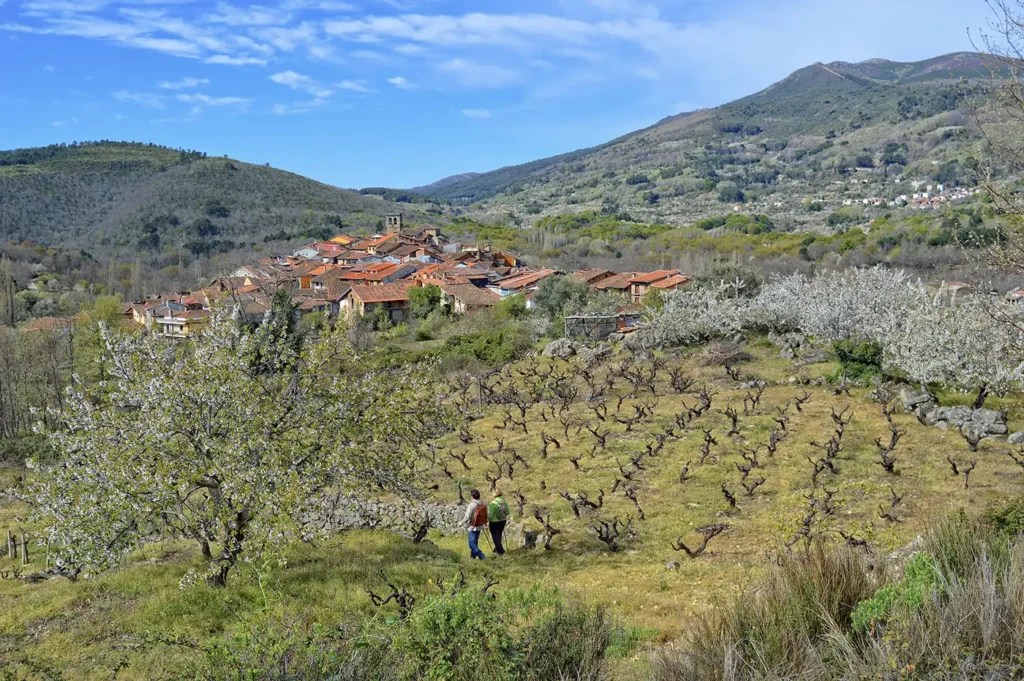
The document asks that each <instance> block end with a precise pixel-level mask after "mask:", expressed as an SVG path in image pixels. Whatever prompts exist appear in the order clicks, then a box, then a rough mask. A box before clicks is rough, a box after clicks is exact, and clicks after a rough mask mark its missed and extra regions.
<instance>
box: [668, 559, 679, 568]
mask: <svg viewBox="0 0 1024 681" xmlns="http://www.w3.org/2000/svg"><path fill="white" fill-rule="evenodd" d="M665 569H666V570H678V569H679V562H678V561H675V560H670V561H668V562H667V563H665Z"/></svg>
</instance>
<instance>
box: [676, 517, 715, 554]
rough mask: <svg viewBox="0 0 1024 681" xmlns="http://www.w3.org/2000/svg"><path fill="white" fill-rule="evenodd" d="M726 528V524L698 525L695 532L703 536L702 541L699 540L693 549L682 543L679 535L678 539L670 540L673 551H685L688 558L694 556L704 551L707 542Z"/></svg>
mask: <svg viewBox="0 0 1024 681" xmlns="http://www.w3.org/2000/svg"><path fill="white" fill-rule="evenodd" d="M728 529H729V526H728V525H706V526H704V527H698V528H697V532H699V533H700V534H701V536H702V538H703V541H702V542H701V544H700V546H698V547H697V548H695V549H691V548H689V547H688V546H687V545H686V544H684V543H683V538H682V537H679V539H677V540H675V541H674V542H672V548H673V550H675V551H683V552H685V553H686V555H688V556H689V557H690V558H696V557H697V556H699V555H701V554H702V553H704V549H706V548H707V547H708V542H710V541H711V540H712V539H714V538H715V537H717V536H718V535H720V534H722V533H723V532H725V531H726V530H728Z"/></svg>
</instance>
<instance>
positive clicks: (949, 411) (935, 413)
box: [925, 407, 974, 428]
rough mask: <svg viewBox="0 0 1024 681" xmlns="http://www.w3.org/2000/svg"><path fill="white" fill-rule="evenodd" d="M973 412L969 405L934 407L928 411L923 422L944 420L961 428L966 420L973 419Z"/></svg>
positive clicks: (934, 422) (932, 422) (933, 423)
mask: <svg viewBox="0 0 1024 681" xmlns="http://www.w3.org/2000/svg"><path fill="white" fill-rule="evenodd" d="M973 415H974V412H973V411H972V410H971V409H970V408H969V407H935V408H934V409H932V410H931V411H929V412H928V414H927V416H926V417H925V423H927V424H928V425H935V424H936V423H939V422H940V421H945V422H946V423H947V424H949V425H950V426H952V427H953V428H961V427H962V426H964V425H965V424H966V423H967V422H969V421H973V418H972V417H973Z"/></svg>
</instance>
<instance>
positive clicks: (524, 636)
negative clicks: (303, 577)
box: [181, 586, 613, 681]
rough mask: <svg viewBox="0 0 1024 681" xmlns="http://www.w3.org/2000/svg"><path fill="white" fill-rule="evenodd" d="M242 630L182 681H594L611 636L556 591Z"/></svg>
mask: <svg viewBox="0 0 1024 681" xmlns="http://www.w3.org/2000/svg"><path fill="white" fill-rule="evenodd" d="M385 612H387V611H385ZM382 614H384V613H382ZM245 624H246V626H244V627H242V628H241V629H240V630H239V632H238V633H237V634H235V635H233V636H231V637H229V638H227V639H223V640H220V641H217V642H214V643H210V644H207V645H206V646H204V647H203V648H201V649H200V650H199V653H200V654H199V655H198V656H197V659H196V660H195V661H194V663H193V664H192V666H191V667H190V668H189V669H187V670H183V672H184V673H183V674H182V677H181V678H183V679H185V678H188V679H209V680H211V681H255V680H256V679H261V680H262V679H273V680H279V681H285V680H286V679H287V680H289V681H313V680H317V681H319V680H323V681H327V680H331V681H349V680H351V681H355V680H356V679H359V680H369V679H374V681H382V680H395V681H397V680H399V679H402V680H408V681H413V680H420V679H422V680H426V681H442V680H443V681H463V680H465V681H470V680H476V679H488V680H493V681H520V680H523V681H525V680H526V679H529V680H531V681H561V680H562V679H570V678H571V679H579V680H581V681H598V680H599V679H604V678H606V662H605V658H606V651H607V649H608V646H609V643H610V642H611V640H612V633H613V628H612V626H611V624H610V622H609V620H608V617H607V616H606V615H605V613H604V611H603V610H601V609H600V608H592V607H589V606H585V605H582V604H580V603H576V602H573V601H570V600H568V599H566V598H565V597H564V596H562V595H561V594H560V593H559V592H558V591H556V590H544V589H539V588H532V589H529V590H510V591H508V592H505V593H502V594H499V595H494V594H490V593H484V592H483V591H482V590H481V589H479V588H476V587H469V586H467V587H464V588H462V589H460V590H459V591H457V592H456V593H455V594H448V595H435V596H432V597H430V598H429V599H423V600H420V601H417V603H416V605H415V607H413V608H412V611H411V613H409V615H408V617H406V618H405V619H403V618H401V617H399V616H397V614H389V615H386V616H385V617H384V618H378V619H375V620H372V621H362V622H358V623H355V624H354V625H352V626H342V627H338V628H327V627H320V626H314V627H312V628H304V627H301V626H293V625H286V624H285V625H283V624H280V623H276V622H271V621H269V620H268V621H263V622H255V623H253V622H246V623H245Z"/></svg>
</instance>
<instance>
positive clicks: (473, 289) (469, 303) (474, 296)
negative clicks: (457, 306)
mask: <svg viewBox="0 0 1024 681" xmlns="http://www.w3.org/2000/svg"><path fill="white" fill-rule="evenodd" d="M441 290H443V291H444V292H445V293H447V294H448V295H450V296H451V297H453V298H456V299H458V300H459V301H460V302H461V303H462V304H463V305H465V306H466V307H490V306H491V305H494V304H496V303H497V302H498V301H500V300H501V296H500V295H498V294H497V293H495V292H494V291H491V290H489V289H485V288H479V287H477V286H473V284H442V285H441Z"/></svg>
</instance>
